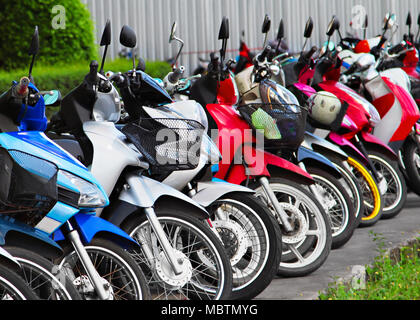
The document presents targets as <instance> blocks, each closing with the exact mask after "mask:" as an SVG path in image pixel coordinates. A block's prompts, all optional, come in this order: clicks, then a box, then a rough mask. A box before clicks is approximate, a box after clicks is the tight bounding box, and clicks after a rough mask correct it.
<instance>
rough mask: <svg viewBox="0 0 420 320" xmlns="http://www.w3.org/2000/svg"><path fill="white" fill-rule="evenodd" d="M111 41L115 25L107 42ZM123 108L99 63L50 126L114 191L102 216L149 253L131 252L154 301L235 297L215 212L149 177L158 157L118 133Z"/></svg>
mask: <svg viewBox="0 0 420 320" xmlns="http://www.w3.org/2000/svg"><path fill="white" fill-rule="evenodd" d="M120 41H121V43H122V44H123V45H125V46H127V47H130V48H132V47H134V46H135V42H136V37H135V34H134V32H133V31H132V30H131V29H130V28H129V27H123V29H122V30H121V38H120ZM109 44H110V26H109V24H107V26H106V27H105V31H104V35H103V37H102V41H101V45H105V46H108V45H109ZM105 52H106V50H105ZM102 68H103V64H102V66H101V70H102ZM120 108H121V103H120V99H119V95H118V92H117V90H116V89H115V87H114V86H113V85H112V83H111V82H110V81H109V80H108V79H107V78H106V77H105V76H103V75H102V74H101V72H100V73H98V63H97V62H96V61H94V62H92V63H91V65H90V72H89V74H88V75H87V76H86V77H85V79H84V81H83V83H82V84H81V85H79V86H78V87H77V88H75V89H74V90H73V91H71V92H70V93H69V94H68V95H67V96H66V97H64V98H63V100H62V104H61V108H60V111H59V112H58V114H57V115H56V116H55V117H54V118H53V119H52V122H51V123H50V126H49V128H50V131H53V132H55V134H51V133H49V135H50V136H51V137H52V138H54V140H55V142H56V143H57V144H59V145H61V146H62V147H63V148H64V149H67V150H68V151H69V152H70V153H72V154H73V155H75V156H77V157H78V158H79V159H80V160H82V162H83V163H84V164H86V165H87V167H88V168H89V169H90V170H91V172H92V174H93V175H94V176H95V177H96V178H97V179H98V181H99V182H100V183H101V185H102V187H103V188H104V190H105V191H106V193H107V194H108V196H109V198H110V201H111V204H110V206H108V207H106V208H105V209H103V210H102V209H100V210H98V211H97V215H98V216H101V218H105V219H107V220H109V221H110V222H112V223H114V224H115V225H117V226H119V227H120V228H122V229H123V230H124V231H125V232H127V233H128V234H129V235H130V236H131V237H133V238H134V239H136V240H137V241H138V242H139V243H140V244H141V251H136V252H131V254H132V255H133V256H134V257H135V259H136V261H137V262H138V263H139V265H140V266H141V267H142V269H143V271H144V273H145V276H146V279H147V281H148V284H149V286H150V289H151V294H152V298H153V299H182V300H185V299H214V300H219V299H227V298H230V294H231V292H232V270H231V266H230V261H229V258H228V257H227V255H226V252H225V249H224V247H223V245H222V243H221V242H220V241H219V238H218V236H217V235H216V232H215V231H212V229H211V228H210V226H209V225H208V222H207V219H208V218H209V214H208V212H207V211H206V210H205V209H204V208H203V207H202V206H200V205H199V204H197V203H196V202H195V201H194V200H192V199H191V198H190V197H188V196H186V195H184V194H183V193H181V192H179V191H177V190H175V189H174V188H172V187H170V186H168V185H165V184H163V183H160V182H158V181H156V180H153V179H151V178H148V177H146V175H145V174H146V172H147V171H148V170H149V169H150V170H151V169H152V166H151V165H150V163H151V159H149V158H148V157H147V154H142V153H141V152H140V150H139V149H138V148H136V146H135V144H137V143H138V142H140V143H147V141H131V140H130V138H128V137H127V136H125V135H124V134H123V133H122V132H121V131H120V130H118V129H117V127H116V125H115V122H117V121H118V120H119V118H120V112H121V110H120ZM61 133H64V134H61ZM68 133H70V134H71V135H69V134H68Z"/></svg>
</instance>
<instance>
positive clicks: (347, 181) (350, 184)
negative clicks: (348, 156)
mask: <svg viewBox="0 0 420 320" xmlns="http://www.w3.org/2000/svg"><path fill="white" fill-rule="evenodd" d="M329 160H330V161H331V162H333V163H334V165H335V166H336V167H337V169H338V170H339V171H340V172H341V176H342V178H341V179H339V181H340V183H341V184H342V185H343V187H344V189H345V190H347V191H348V194H349V196H350V199H351V200H352V203H353V208H354V212H355V216H356V219H355V221H354V225H355V226H354V227H355V228H357V227H358V226H359V224H360V220H361V219H362V217H363V212H364V210H365V205H364V203H363V192H362V189H361V187H360V184H359V181H358V180H357V178H356V177H355V175H354V174H353V173H352V172H351V171H350V169H349V168H348V163H347V162H346V163H343V160H341V159H337V158H336V157H330V159H329Z"/></svg>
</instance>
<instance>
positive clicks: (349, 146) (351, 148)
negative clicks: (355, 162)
mask: <svg viewBox="0 0 420 320" xmlns="http://www.w3.org/2000/svg"><path fill="white" fill-rule="evenodd" d="M328 139H329V140H331V141H332V142H333V143H336V144H337V145H339V146H341V147H342V148H344V149H346V150H348V151H347V152H348V153H351V155H355V156H356V157H357V158H358V159H360V160H361V161H362V162H363V163H365V164H366V163H367V162H368V160H367V159H366V157H365V156H364V155H363V153H361V152H360V150H359V149H357V148H356V146H355V145H354V144H353V143H351V142H350V141H349V140H347V139H346V138H344V137H343V136H341V135H339V134H337V133H335V132H330V133H329V134H328Z"/></svg>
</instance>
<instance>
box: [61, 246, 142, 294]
mask: <svg viewBox="0 0 420 320" xmlns="http://www.w3.org/2000/svg"><path fill="white" fill-rule="evenodd" d="M62 248H63V250H64V252H65V255H64V257H63V258H61V260H60V261H59V267H60V270H62V271H63V272H64V273H65V274H66V275H67V276H68V277H69V278H70V280H71V281H72V284H73V285H74V286H75V287H76V289H77V290H78V292H79V293H80V295H81V296H82V298H83V299H86V300H98V299H99V297H98V295H97V293H96V291H95V288H94V286H93V285H92V283H91V281H90V280H89V277H88V275H87V273H86V271H85V268H84V267H83V263H82V261H81V260H80V259H79V257H78V255H77V254H76V252H75V251H74V250H73V248H72V246H71V245H70V243H65V244H63V245H62ZM85 249H86V251H87V253H88V255H89V258H90V260H91V261H92V263H93V265H94V268H95V269H96V271H97V272H98V274H99V276H100V277H101V278H102V281H103V284H104V288H106V291H107V292H108V293H109V299H110V300H148V299H150V293H149V288H148V286H147V284H146V279H145V277H144V274H143V273H142V271H141V269H140V268H139V267H138V266H137V263H136V262H135V261H134V259H133V258H132V257H131V256H130V255H129V254H128V252H127V251H126V250H124V249H123V248H122V247H120V246H119V245H116V244H115V243H114V242H112V241H110V240H108V239H104V238H94V239H93V240H92V241H91V242H90V243H89V244H88V245H85Z"/></svg>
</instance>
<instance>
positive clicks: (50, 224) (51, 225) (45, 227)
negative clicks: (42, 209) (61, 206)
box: [35, 217, 61, 234]
mask: <svg viewBox="0 0 420 320" xmlns="http://www.w3.org/2000/svg"><path fill="white" fill-rule="evenodd" d="M60 225H61V222H59V221H57V220H54V219H51V218H49V217H44V218H43V219H42V220H41V221H40V222H38V224H37V225H36V226H35V228H36V229H39V230H41V231H44V232H46V233H48V234H51V233H53V232H54V231H55V229H57V228H58V227H59V226H60Z"/></svg>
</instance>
